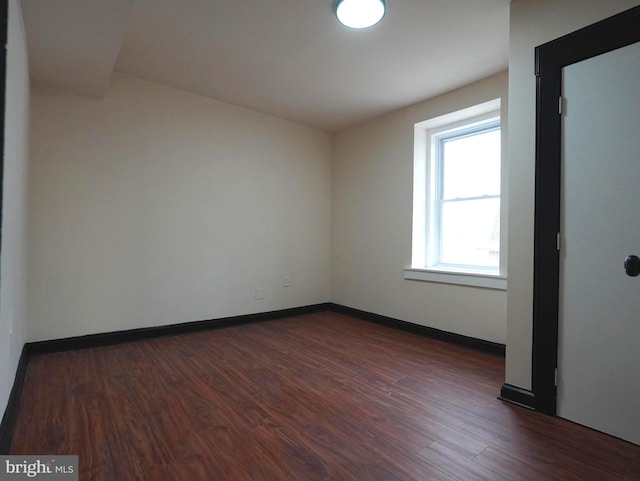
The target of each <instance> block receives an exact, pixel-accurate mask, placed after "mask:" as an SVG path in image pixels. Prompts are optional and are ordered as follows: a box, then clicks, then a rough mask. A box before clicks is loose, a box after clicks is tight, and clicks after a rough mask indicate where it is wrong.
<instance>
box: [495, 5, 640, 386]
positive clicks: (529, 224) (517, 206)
mask: <svg viewBox="0 0 640 481" xmlns="http://www.w3.org/2000/svg"><path fill="white" fill-rule="evenodd" d="M638 4H639V3H638V1H637V0H616V1H615V2H603V1H601V0H563V1H561V2H560V1H557V0H516V1H514V2H513V3H512V4H511V27H510V28H511V33H510V36H511V39H510V43H511V47H510V53H509V172H510V174H509V192H510V193H511V194H510V197H509V266H508V271H509V291H508V299H507V316H508V326H507V365H506V366H507V373H506V381H507V382H508V383H510V384H514V385H516V386H519V387H522V388H525V389H530V388H531V345H532V325H533V324H532V323H533V321H532V316H533V223H534V185H535V184H534V182H535V179H534V172H535V116H536V104H535V102H536V87H535V74H534V48H535V47H536V46H538V45H540V44H543V43H545V42H548V41H551V40H553V39H555V38H558V37H560V36H562V35H566V34H568V33H571V32H573V31H575V30H577V29H579V28H582V27H585V26H587V25H590V24H592V23H594V22H597V21H598V20H602V19H604V18H606V17H609V16H611V15H614V14H616V13H619V12H621V11H623V10H626V9H628V8H631V7H634V6H637V5H638Z"/></svg>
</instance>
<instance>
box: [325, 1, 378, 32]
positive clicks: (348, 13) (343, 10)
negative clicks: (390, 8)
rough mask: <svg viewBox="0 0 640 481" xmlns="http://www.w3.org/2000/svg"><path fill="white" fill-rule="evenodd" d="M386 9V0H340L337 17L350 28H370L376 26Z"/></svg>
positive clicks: (337, 6) (337, 5) (337, 4)
mask: <svg viewBox="0 0 640 481" xmlns="http://www.w3.org/2000/svg"><path fill="white" fill-rule="evenodd" d="M385 10H386V5H385V2H384V0H338V1H337V2H336V17H338V20H339V21H340V23H341V24H343V25H345V26H347V27H349V28H368V27H372V26H374V25H375V24H376V23H378V22H379V21H380V20H382V17H384V13H385Z"/></svg>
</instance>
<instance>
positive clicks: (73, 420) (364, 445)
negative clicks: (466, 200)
mask: <svg viewBox="0 0 640 481" xmlns="http://www.w3.org/2000/svg"><path fill="white" fill-rule="evenodd" d="M503 381H504V360H503V359H501V358H499V357H494V356H491V355H488V354H482V353H479V352H476V351H471V350H467V349H464V348H461V347H458V346H454V345H451V344H446V343H442V342H438V341H434V340H431V339H426V338H424V337H419V336H416V335H413V334H408V333H404V332H399V331H396V330H393V329H390V328H386V327H382V326H378V325H375V324H371V323H367V322H364V321H360V320H357V319H354V318H351V317H348V316H345V315H341V314H337V313H333V312H321V313H315V314H309V315H305V316H299V317H293V318H287V319H281V320H274V321H269V322H263V323H258V324H250V325H244V326H238V327H231V328H225V329H218V330H213V331H207V332H201V333H196V334H188V335H183V336H175V337H166V338H159V339H153V340H147V341H141V342H135V343H130V344H122V345H118V346H111V347H102V348H94V349H86V350H80V351H73V352H65V353H56V354H45V355H40V356H35V357H34V358H32V360H31V362H30V365H29V367H28V371H27V375H26V379H25V387H24V390H23V393H22V398H21V406H20V411H19V414H18V420H17V424H16V429H15V433H14V438H13V443H12V448H11V452H12V454H58V455H61V454H77V455H79V460H80V479H81V480H96V481H103V480H105V481H107V480H108V481H112V480H113V481H126V480H136V481H150V480H154V481H156V480H157V481H164V480H176V481H177V480H181V481H200V480H202V481H225V480H232V481H244V480H252V481H276V480H277V481H294V480H295V481H316V480H318V481H319V480H322V481H329V480H344V481H374V480H375V481H399V480H402V481H425V480H435V481H454V480H458V481H473V480H491V481H500V480H508V481H520V480H523V481H527V480H532V481H539V480H543V481H544V480H569V481H571V480H576V481H577V480H582V481H585V480H586V481H588V480H597V481H607V480H618V481H621V480H624V481H631V480H640V447H638V446H635V445H632V444H629V443H626V442H623V441H620V440H617V439H615V438H611V437H609V436H606V435H604V434H601V433H597V432H595V431H592V430H589V429H586V428H583V427H580V426H577V425H575V424H572V423H569V422H567V421H563V420H561V419H557V418H552V417H548V416H545V415H541V414H538V413H534V412H530V411H527V410H525V409H522V408H517V407H514V406H511V405H508V404H505V403H502V402H500V401H498V400H497V399H496V396H497V395H498V393H499V390H500V386H501V385H502V383H503Z"/></svg>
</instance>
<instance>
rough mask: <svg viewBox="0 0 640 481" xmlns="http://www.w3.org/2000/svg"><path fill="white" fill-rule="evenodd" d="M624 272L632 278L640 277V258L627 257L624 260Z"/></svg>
mask: <svg viewBox="0 0 640 481" xmlns="http://www.w3.org/2000/svg"><path fill="white" fill-rule="evenodd" d="M624 271H625V272H626V273H627V275H628V276H631V277H637V276H638V275H640V257H638V256H627V257H626V258H625V260H624Z"/></svg>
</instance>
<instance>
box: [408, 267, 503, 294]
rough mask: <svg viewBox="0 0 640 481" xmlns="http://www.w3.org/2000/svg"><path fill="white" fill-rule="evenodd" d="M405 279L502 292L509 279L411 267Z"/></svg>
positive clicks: (490, 275)
mask: <svg viewBox="0 0 640 481" xmlns="http://www.w3.org/2000/svg"><path fill="white" fill-rule="evenodd" d="M404 278H405V279H407V280H411V281H426V282H438V283H441V284H456V285H461V286H473V287H483V288H485V289H496V290H500V291H506V290H507V278H506V277H501V276H499V275H492V274H483V273H472V272H455V271H440V270H434V269H416V268H413V267H411V268H407V269H405V270H404Z"/></svg>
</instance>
